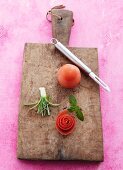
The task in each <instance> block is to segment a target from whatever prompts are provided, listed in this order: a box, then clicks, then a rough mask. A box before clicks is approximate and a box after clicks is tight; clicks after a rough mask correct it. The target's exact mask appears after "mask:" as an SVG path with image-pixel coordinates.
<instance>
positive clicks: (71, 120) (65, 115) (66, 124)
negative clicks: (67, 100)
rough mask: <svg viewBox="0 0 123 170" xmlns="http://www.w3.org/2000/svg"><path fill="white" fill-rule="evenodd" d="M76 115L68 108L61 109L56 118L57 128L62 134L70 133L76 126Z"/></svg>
mask: <svg viewBox="0 0 123 170" xmlns="http://www.w3.org/2000/svg"><path fill="white" fill-rule="evenodd" d="M75 123H76V121H75V117H74V116H73V115H71V114H69V111H68V110H67V109H64V110H63V111H61V112H60V113H59V114H58V116H57V119H56V129H57V130H58V131H59V133H61V134H62V135H69V134H70V133H72V132H73V130H74V128H75Z"/></svg>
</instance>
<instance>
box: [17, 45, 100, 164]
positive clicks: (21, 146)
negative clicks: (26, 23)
mask: <svg viewBox="0 0 123 170" xmlns="http://www.w3.org/2000/svg"><path fill="white" fill-rule="evenodd" d="M69 49H70V50H71V51H72V52H73V53H74V54H75V55H77V56H78V58H80V59H81V60H82V61H83V62H84V63H85V64H87V65H88V66H89V67H90V68H91V69H92V70H93V71H94V72H95V73H96V74H98V56H97V55H98V54H97V49H95V48H92V49H91V48H69ZM65 63H71V62H70V61H69V60H68V59H66V58H65V57H64V56H63V54H61V53H60V52H59V51H57V49H55V47H54V46H53V45H52V44H32V43H28V44H26V45H25V51H24V61H23V77H22V88H21V98H20V111H19V130H18V147H17V157H18V158H20V159H31V160H38V159H39V160H90V161H103V138H102V124H101V112H100V101H99V87H98V85H97V84H96V83H95V82H94V81H92V80H91V79H90V78H89V77H88V76H86V75H85V74H83V73H82V81H81V84H80V85H79V86H78V87H77V88H75V89H73V90H68V89H64V88H62V87H60V85H59V84H58V82H57V79H56V73H57V70H58V69H59V67H60V66H62V65H63V64H65ZM42 86H44V87H46V91H47V94H48V95H50V96H52V99H53V101H54V102H55V103H61V105H60V107H56V108H51V116H47V117H41V115H38V114H37V113H36V112H35V111H34V110H32V111H30V112H28V109H29V107H27V106H24V103H30V102H34V101H36V100H37V99H38V98H39V87H42ZM70 94H74V95H75V97H76V98H77V101H78V104H79V105H80V106H81V108H82V109H83V111H84V118H85V120H84V121H83V122H82V121H80V120H78V119H76V121H77V122H76V128H75V130H74V132H73V133H72V134H70V135H68V136H66V137H64V136H62V135H61V134H59V132H58V131H57V130H56V128H55V120H56V117H57V114H58V112H59V111H60V110H61V109H62V108H64V107H66V105H67V104H68V96H69V95H70Z"/></svg>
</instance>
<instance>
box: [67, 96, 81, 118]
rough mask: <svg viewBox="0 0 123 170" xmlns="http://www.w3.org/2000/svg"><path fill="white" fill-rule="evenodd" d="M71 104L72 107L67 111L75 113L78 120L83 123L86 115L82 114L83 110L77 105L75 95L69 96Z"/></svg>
mask: <svg viewBox="0 0 123 170" xmlns="http://www.w3.org/2000/svg"><path fill="white" fill-rule="evenodd" d="M69 103H70V107H69V108H68V109H67V110H68V111H69V112H75V113H76V116H77V118H78V119H80V120H81V121H83V120H84V115H83V113H82V109H81V108H80V107H79V106H78V105H77V100H76V98H75V96H73V95H70V96H69Z"/></svg>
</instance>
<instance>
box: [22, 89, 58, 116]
mask: <svg viewBox="0 0 123 170" xmlns="http://www.w3.org/2000/svg"><path fill="white" fill-rule="evenodd" d="M39 91H40V100H39V101H37V102H35V103H31V104H25V106H31V105H32V106H33V107H31V108H30V109H29V111H30V110H32V109H34V108H37V113H39V114H41V115H42V116H46V115H48V116H50V109H49V107H50V106H54V107H55V106H59V104H53V103H51V102H50V101H49V97H48V96H47V95H46V90H45V88H44V87H40V88H39Z"/></svg>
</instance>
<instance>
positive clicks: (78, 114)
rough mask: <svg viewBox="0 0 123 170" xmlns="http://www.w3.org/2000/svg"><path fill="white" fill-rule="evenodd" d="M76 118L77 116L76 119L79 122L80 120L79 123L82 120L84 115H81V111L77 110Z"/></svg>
mask: <svg viewBox="0 0 123 170" xmlns="http://www.w3.org/2000/svg"><path fill="white" fill-rule="evenodd" d="M76 116H77V118H78V119H79V120H81V121H83V120H84V115H83V113H82V111H81V109H78V110H77V111H76Z"/></svg>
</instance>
